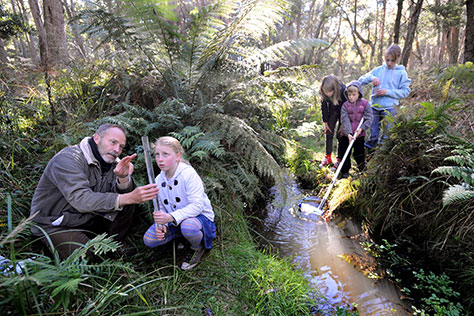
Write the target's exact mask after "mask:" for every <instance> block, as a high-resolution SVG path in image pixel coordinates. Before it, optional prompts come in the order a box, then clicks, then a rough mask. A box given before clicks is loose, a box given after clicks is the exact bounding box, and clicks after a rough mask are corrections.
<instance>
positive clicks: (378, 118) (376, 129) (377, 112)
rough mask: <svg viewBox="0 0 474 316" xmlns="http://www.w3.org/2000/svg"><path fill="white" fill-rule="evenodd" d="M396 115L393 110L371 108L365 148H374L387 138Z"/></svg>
mask: <svg viewBox="0 0 474 316" xmlns="http://www.w3.org/2000/svg"><path fill="white" fill-rule="evenodd" d="M396 114H397V111H396V110H395V109H394V108H392V109H377V108H374V107H372V115H373V120H372V125H371V126H370V136H369V138H368V139H367V141H366V142H365V147H367V148H375V147H376V146H377V144H378V143H379V142H380V144H381V143H382V142H383V141H384V140H385V139H387V138H388V135H389V133H390V129H391V128H392V126H393V118H394V117H395V115H396ZM387 116H388V117H387ZM386 117H387V118H386ZM381 129H382V130H383V131H382V137H380V130H381ZM379 138H380V140H379Z"/></svg>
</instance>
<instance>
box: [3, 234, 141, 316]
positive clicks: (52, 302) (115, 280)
mask: <svg viewBox="0 0 474 316" xmlns="http://www.w3.org/2000/svg"><path fill="white" fill-rule="evenodd" d="M23 227H25V226H23ZM7 240H8V239H7ZM117 246H118V244H117V242H114V241H113V240H112V238H111V237H106V236H105V235H99V236H97V237H96V238H94V239H92V240H90V241H89V242H88V243H87V244H86V245H85V247H84V248H79V249H77V250H76V251H75V252H74V253H73V254H72V255H71V256H70V257H69V258H67V259H66V260H63V261H60V260H59V259H58V257H57V254H55V256H54V257H53V259H51V258H49V257H46V256H42V255H39V254H33V255H32V254H28V253H17V252H16V251H14V250H11V256H12V258H13V260H12V261H13V265H15V264H16V262H17V261H18V258H20V257H24V256H29V258H27V260H24V261H23V264H24V268H23V269H22V271H21V273H17V272H11V273H8V274H6V275H5V274H0V285H1V286H0V289H1V290H0V293H1V296H2V297H3V298H5V300H3V301H2V302H1V306H2V309H3V310H4V311H10V312H12V311H15V310H16V311H18V312H22V313H27V314H30V313H37V314H38V315H42V314H45V313H51V312H53V313H54V312H73V313H77V315H90V314H97V313H101V312H103V311H104V310H105V308H110V307H109V305H115V304H116V303H114V301H115V300H116V298H117V297H120V296H122V295H127V293H128V292H129V288H130V286H131V285H132V284H134V283H136V281H132V282H130V281H129V280H128V279H125V278H124V277H123V276H122V273H126V274H130V275H133V274H134V271H133V269H132V268H131V265H130V264H125V263H121V262H118V261H110V260H105V261H103V262H102V263H101V264H92V263H90V262H88V261H87V260H86V259H85V255H86V252H87V251H88V250H90V251H92V252H93V253H94V254H96V255H103V254H105V253H107V252H109V251H115V250H116V249H117ZM15 258H16V259H15ZM132 280H133V279H132ZM119 306H120V305H115V307H119Z"/></svg>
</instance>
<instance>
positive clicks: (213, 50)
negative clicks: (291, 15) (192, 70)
mask: <svg viewBox="0 0 474 316" xmlns="http://www.w3.org/2000/svg"><path fill="white" fill-rule="evenodd" d="M229 2H231V3H233V4H232V5H231V7H233V8H236V9H238V10H237V11H236V15H235V17H234V19H233V20H232V21H231V23H229V24H228V25H227V26H226V27H225V28H224V29H222V30H220V31H219V32H218V33H216V35H215V36H214V37H213V39H212V41H210V42H209V45H207V47H206V48H205V49H204V51H203V53H202V55H201V58H200V60H199V62H198V64H199V65H200V66H199V67H204V66H206V65H208V66H209V65H210V66H212V65H213V64H214V63H215V62H216V61H217V60H219V58H220V57H221V56H223V55H224V54H226V53H227V52H229V51H230V49H231V48H233V47H234V45H235V44H236V43H239V42H240V39H246V40H249V39H255V40H257V41H258V40H260V38H261V36H262V35H263V34H264V33H266V32H270V31H271V30H273V29H275V28H276V26H277V25H278V23H279V22H281V21H282V20H283V17H284V14H285V13H286V12H288V10H289V6H290V3H289V2H288V1H286V0H279V1H273V0H246V1H243V2H242V1H237V0H233V1H229Z"/></svg>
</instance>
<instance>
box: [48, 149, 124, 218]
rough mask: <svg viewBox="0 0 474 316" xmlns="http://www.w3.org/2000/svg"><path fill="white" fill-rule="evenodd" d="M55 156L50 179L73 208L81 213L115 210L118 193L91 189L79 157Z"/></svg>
mask: <svg viewBox="0 0 474 316" xmlns="http://www.w3.org/2000/svg"><path fill="white" fill-rule="evenodd" d="M57 158H58V159H56V160H55V161H54V165H53V166H52V168H51V170H50V172H51V174H50V177H51V181H52V182H53V183H54V185H55V186H56V187H57V188H58V190H59V191H60V192H61V194H62V195H63V196H64V198H65V199H66V201H67V202H68V203H69V204H70V205H71V206H72V207H73V208H74V209H76V210H77V211H78V212H81V213H90V212H112V211H114V210H115V206H116V204H115V203H116V201H117V197H118V193H115V192H107V193H100V192H94V191H92V189H91V183H90V181H89V179H88V178H87V175H86V172H85V170H84V168H85V167H84V163H83V162H82V161H81V159H80V158H79V157H77V156H68V155H64V154H63V155H60V156H59V157H57Z"/></svg>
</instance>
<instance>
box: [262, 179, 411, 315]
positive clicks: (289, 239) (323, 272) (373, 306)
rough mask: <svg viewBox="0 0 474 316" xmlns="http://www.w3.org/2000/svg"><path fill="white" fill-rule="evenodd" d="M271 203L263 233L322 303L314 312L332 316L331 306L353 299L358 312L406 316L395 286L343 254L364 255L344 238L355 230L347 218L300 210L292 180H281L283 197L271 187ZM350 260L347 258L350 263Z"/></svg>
mask: <svg viewBox="0 0 474 316" xmlns="http://www.w3.org/2000/svg"><path fill="white" fill-rule="evenodd" d="M271 194H272V197H273V201H272V202H271V203H270V204H268V205H267V208H266V214H267V215H266V218H265V220H264V232H263V235H264V237H265V238H266V239H267V240H268V241H269V242H270V243H271V244H272V246H273V247H274V248H276V249H278V252H279V254H280V255H281V256H291V257H292V258H293V261H294V262H295V263H296V265H297V266H298V267H300V268H301V269H302V271H303V272H304V274H305V276H306V278H307V279H308V280H309V282H310V284H311V285H312V287H313V288H314V289H315V290H316V291H317V292H320V293H321V294H322V295H323V296H324V297H326V299H327V301H326V302H325V303H322V304H321V305H318V306H317V309H318V310H319V314H318V315H332V314H333V312H334V310H335V308H336V306H348V305H350V304H351V303H357V310H358V311H359V313H360V315H362V316H369V315H370V316H372V315H377V316H381V315H410V313H409V311H408V308H407V306H406V304H404V303H403V302H402V301H401V300H400V298H399V297H400V293H399V291H398V289H397V288H396V287H395V286H394V285H393V284H392V283H390V282H389V281H387V280H386V279H379V280H377V281H375V280H374V279H373V278H370V274H369V275H364V272H362V271H365V272H367V269H365V270H364V269H360V270H357V269H356V268H354V264H352V263H348V262H347V260H344V258H346V259H347V258H348V257H347V255H356V256H357V257H360V258H364V257H365V258H367V257H368V256H367V254H366V253H365V251H364V250H363V249H362V248H361V246H360V244H359V241H358V240H357V239H356V238H350V236H357V235H359V234H360V233H361V230H360V227H359V225H356V224H355V223H354V222H352V221H351V220H349V219H343V220H340V221H338V222H337V223H336V222H335V221H331V222H329V223H325V222H324V221H321V220H320V217H319V216H316V215H314V214H303V213H301V212H300V211H299V209H298V207H297V205H298V203H299V202H301V201H302V200H303V199H304V198H305V194H304V192H302V191H301V190H300V189H299V188H298V186H297V184H296V183H295V181H294V180H292V179H290V178H289V177H288V178H287V183H286V194H287V198H286V200H285V201H284V200H283V198H282V194H281V192H279V190H278V188H276V187H274V188H272V192H271ZM352 262H353V261H352Z"/></svg>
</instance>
